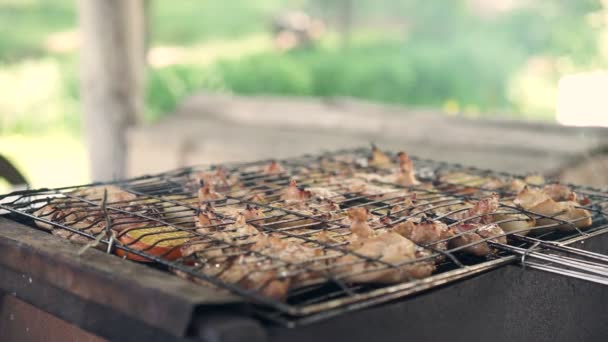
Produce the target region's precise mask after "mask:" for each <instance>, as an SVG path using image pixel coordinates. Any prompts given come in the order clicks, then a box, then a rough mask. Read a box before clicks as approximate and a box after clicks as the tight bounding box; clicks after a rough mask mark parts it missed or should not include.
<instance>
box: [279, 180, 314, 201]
mask: <svg viewBox="0 0 608 342" xmlns="http://www.w3.org/2000/svg"><path fill="white" fill-rule="evenodd" d="M311 196H312V194H311V193H310V192H309V191H306V190H304V189H302V188H300V187H299V186H298V183H297V182H296V180H295V179H292V180H290V181H289V186H288V187H287V189H285V190H284V191H283V194H282V195H281V200H283V201H285V203H286V204H292V203H299V202H302V201H305V200H307V199H309V198H310V197H311Z"/></svg>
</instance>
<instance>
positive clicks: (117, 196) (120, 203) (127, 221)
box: [34, 186, 163, 243]
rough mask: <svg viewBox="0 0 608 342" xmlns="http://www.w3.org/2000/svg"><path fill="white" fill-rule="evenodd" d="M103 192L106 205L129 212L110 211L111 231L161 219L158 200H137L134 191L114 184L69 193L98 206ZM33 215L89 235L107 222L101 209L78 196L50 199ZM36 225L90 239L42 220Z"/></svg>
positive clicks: (102, 227) (148, 224)
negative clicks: (155, 201)
mask: <svg viewBox="0 0 608 342" xmlns="http://www.w3.org/2000/svg"><path fill="white" fill-rule="evenodd" d="M104 191H107V199H106V203H107V206H109V207H113V208H119V209H121V210H124V211H127V212H128V213H123V212H120V211H109V215H110V218H111V223H112V225H111V228H112V230H115V231H117V232H120V231H122V230H125V229H131V228H138V227H144V226H150V225H154V224H156V221H154V220H153V219H162V218H163V214H162V211H163V209H162V207H161V206H159V204H158V203H148V202H146V201H141V200H139V201H138V200H136V196H135V195H134V194H132V193H129V192H127V191H124V190H122V189H120V188H118V187H116V186H106V187H93V188H88V189H83V190H77V191H74V192H72V193H70V194H69V195H70V196H73V197H78V198H82V199H84V200H87V201H93V202H95V203H97V204H99V205H101V201H102V199H103V196H104ZM34 215H36V216H38V217H40V218H43V219H46V220H49V221H52V222H55V223H57V224H62V225H65V226H68V227H70V228H73V229H76V230H80V231H83V232H85V233H88V234H92V235H97V234H99V233H100V232H101V231H103V230H104V229H105V227H106V225H107V220H106V216H105V212H104V211H102V210H101V208H100V207H99V206H94V205H90V204H88V203H85V202H79V201H78V199H74V198H70V197H68V198H60V199H53V200H52V201H51V202H50V203H49V204H47V205H45V206H44V207H42V208H40V209H38V210H37V211H35V212H34ZM147 218H150V219H147ZM36 224H37V225H38V226H39V227H40V228H43V229H47V230H50V231H51V232H52V234H53V235H57V236H60V237H63V238H66V239H70V240H72V241H77V242H85V243H86V242H88V241H90V239H89V238H87V237H85V236H82V235H79V234H77V233H73V232H71V231H68V230H65V229H61V228H57V227H55V226H53V225H51V224H47V223H45V222H42V221H36Z"/></svg>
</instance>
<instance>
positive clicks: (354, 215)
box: [348, 207, 375, 239]
mask: <svg viewBox="0 0 608 342" xmlns="http://www.w3.org/2000/svg"><path fill="white" fill-rule="evenodd" d="M368 214H369V211H368V210H367V208H364V207H358V208H349V209H348V218H349V219H350V220H351V222H352V223H351V225H350V230H351V232H352V233H353V234H354V235H355V236H356V237H357V238H360V239H361V238H369V237H372V236H374V235H375V232H374V230H373V229H372V228H371V227H370V226H369V224H368V223H367V216H368Z"/></svg>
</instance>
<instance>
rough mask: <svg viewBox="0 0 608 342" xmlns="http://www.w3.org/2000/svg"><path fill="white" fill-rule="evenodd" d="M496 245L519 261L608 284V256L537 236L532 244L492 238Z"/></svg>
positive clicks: (544, 269)
mask: <svg viewBox="0 0 608 342" xmlns="http://www.w3.org/2000/svg"><path fill="white" fill-rule="evenodd" d="M491 244H492V246H494V247H495V248H498V249H501V250H504V251H508V252H511V253H513V254H517V255H520V256H521V258H520V261H519V263H520V265H522V266H523V267H530V268H533V269H537V270H541V271H545V272H550V273H555V274H560V275H564V276H568V277H572V278H577V279H582V280H586V281H590V282H594V283H598V284H603V285H608V256H606V255H603V254H598V253H593V252H589V251H585V250H582V249H578V248H573V247H568V246H562V245H559V244H557V243H552V242H544V241H539V240H536V242H534V244H533V245H532V246H531V247H530V248H521V247H515V246H511V245H507V244H502V243H498V242H491Z"/></svg>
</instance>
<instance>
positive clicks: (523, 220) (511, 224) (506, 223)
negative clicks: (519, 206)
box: [493, 201, 536, 235]
mask: <svg viewBox="0 0 608 342" xmlns="http://www.w3.org/2000/svg"><path fill="white" fill-rule="evenodd" d="M504 204H505V205H506V206H515V204H513V202H508V201H507V202H504ZM493 217H494V222H495V223H496V224H498V226H499V227H500V228H501V229H502V230H503V231H504V232H506V233H514V234H519V235H527V234H528V233H529V232H530V229H531V228H532V227H534V225H535V224H536V220H535V219H534V218H533V217H531V216H528V215H526V214H522V213H521V212H520V211H519V210H516V209H511V208H501V209H500V212H496V213H495V214H494V215H493Z"/></svg>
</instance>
